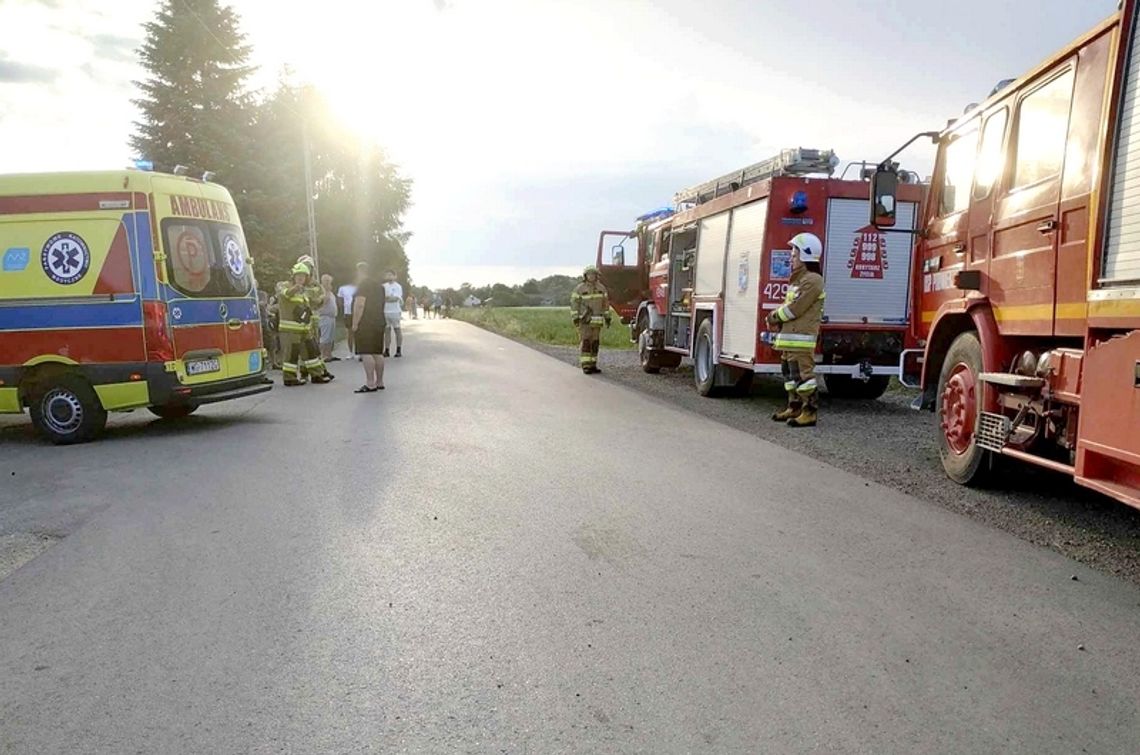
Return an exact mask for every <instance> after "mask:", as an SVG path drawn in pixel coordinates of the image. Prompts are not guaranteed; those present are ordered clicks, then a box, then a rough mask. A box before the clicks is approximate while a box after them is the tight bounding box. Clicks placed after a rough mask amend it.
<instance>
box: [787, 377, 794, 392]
mask: <svg viewBox="0 0 1140 755" xmlns="http://www.w3.org/2000/svg"><path fill="white" fill-rule="evenodd" d="M795 389H796V381H795V380H789V381H788V382H786V383H784V390H785V391H789V392H790V391H794V390H795Z"/></svg>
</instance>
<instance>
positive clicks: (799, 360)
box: [780, 349, 818, 407]
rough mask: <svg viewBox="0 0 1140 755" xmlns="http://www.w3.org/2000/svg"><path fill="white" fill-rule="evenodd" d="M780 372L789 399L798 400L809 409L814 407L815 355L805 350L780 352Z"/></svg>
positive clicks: (815, 394)
mask: <svg viewBox="0 0 1140 755" xmlns="http://www.w3.org/2000/svg"><path fill="white" fill-rule="evenodd" d="M780 372H781V373H782V374H783V376H784V390H786V391H787V392H788V397H789V398H793V400H794V399H799V400H800V401H802V402H803V403H805V404H807V405H808V406H811V407H814V406H815V405H816V396H817V391H816V388H817V387H818V384H817V383H816V379H815V354H813V353H812V352H810V351H807V350H806V349H805V350H803V351H782V352H780Z"/></svg>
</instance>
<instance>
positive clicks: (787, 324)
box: [768, 233, 827, 427]
mask: <svg viewBox="0 0 1140 755" xmlns="http://www.w3.org/2000/svg"><path fill="white" fill-rule="evenodd" d="M789 244H790V245H791V247H792V276H791V279H790V282H789V285H788V294H787V296H786V297H785V298H784V304H783V306H781V307H780V308H779V309H776V310H774V311H772V312H771V313H770V314H769V315H768V327H769V328H770V329H771V330H772V331H774V332H775V334H776V335H775V338H774V340H773V345H774V346H775V348H776V350H777V351H779V352H780V371H781V372H782V373H783V375H784V390H786V391H787V392H788V406H787V408H786V409H784V410H783V411H780V412H776V413H775V414H773V415H772V419H774V420H776V421H777V422H787V423H788V425H789V426H791V427H814V426H815V423H816V414H817V412H818V409H819V393H818V390H817V384H816V379H815V342H816V338H817V337H818V336H819V324H820V322H821V321H822V320H823V302H824V298H825V297H826V296H827V294H825V293H824V290H823V276H822V275H820V274H819V263H820V259H821V258H822V257H823V244H822V242H820V240H819V237H818V236H816V235H815V234H812V233H801V234H799V235H798V236H796V237H795V238H794V239H792V240H791V241H790V242H789Z"/></svg>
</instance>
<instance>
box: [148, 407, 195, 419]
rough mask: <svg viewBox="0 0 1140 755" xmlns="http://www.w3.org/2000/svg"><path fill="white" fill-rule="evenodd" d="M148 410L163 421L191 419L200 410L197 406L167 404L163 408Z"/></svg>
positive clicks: (150, 408) (149, 408)
mask: <svg viewBox="0 0 1140 755" xmlns="http://www.w3.org/2000/svg"><path fill="white" fill-rule="evenodd" d="M147 409H148V410H149V411H150V413H151V414H153V415H154V416H156V417H160V418H162V419H182V418H183V417H189V416H190V415H191V414H193V413H194V412H196V411H197V410H198V405H197V404H165V405H163V406H148V407H147Z"/></svg>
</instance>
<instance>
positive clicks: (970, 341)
mask: <svg viewBox="0 0 1140 755" xmlns="http://www.w3.org/2000/svg"><path fill="white" fill-rule="evenodd" d="M981 373H982V345H981V343H980V342H979V341H978V337H977V336H976V335H975V334H974V333H972V332H969V333H963V334H961V335H960V336H958V337H957V338H955V339H954V342H953V343H952V344H950V350H949V351H948V352H946V360H945V361H944V362H943V363H942V372H941V374H940V375H939V378H938V396H937V398H936V399H935V401H936V404H937V406H938V427H939V430H938V455H939V456H940V457H941V458H942V468H943V469H944V470H945V471H946V476H947V477H949V478H950V479H951V480H953V481H954V482H957V483H959V484H962V485H969V486H975V485H981V484H983V483H984V482H986V480H987V479H988V478H989V476H990V472H991V471H992V462H993V460H992V458H991V454H990V452H989V451H987V450H985V449H984V448H982V447H981V446H979V445H978V438H977V435H976V433H977V428H978V417H979V416H981V411H982V407H983V406H985V404H984V403H983V399H984V396H983V386H984V384H983V383H982V381H981V380H979V379H978V376H979V375H981Z"/></svg>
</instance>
